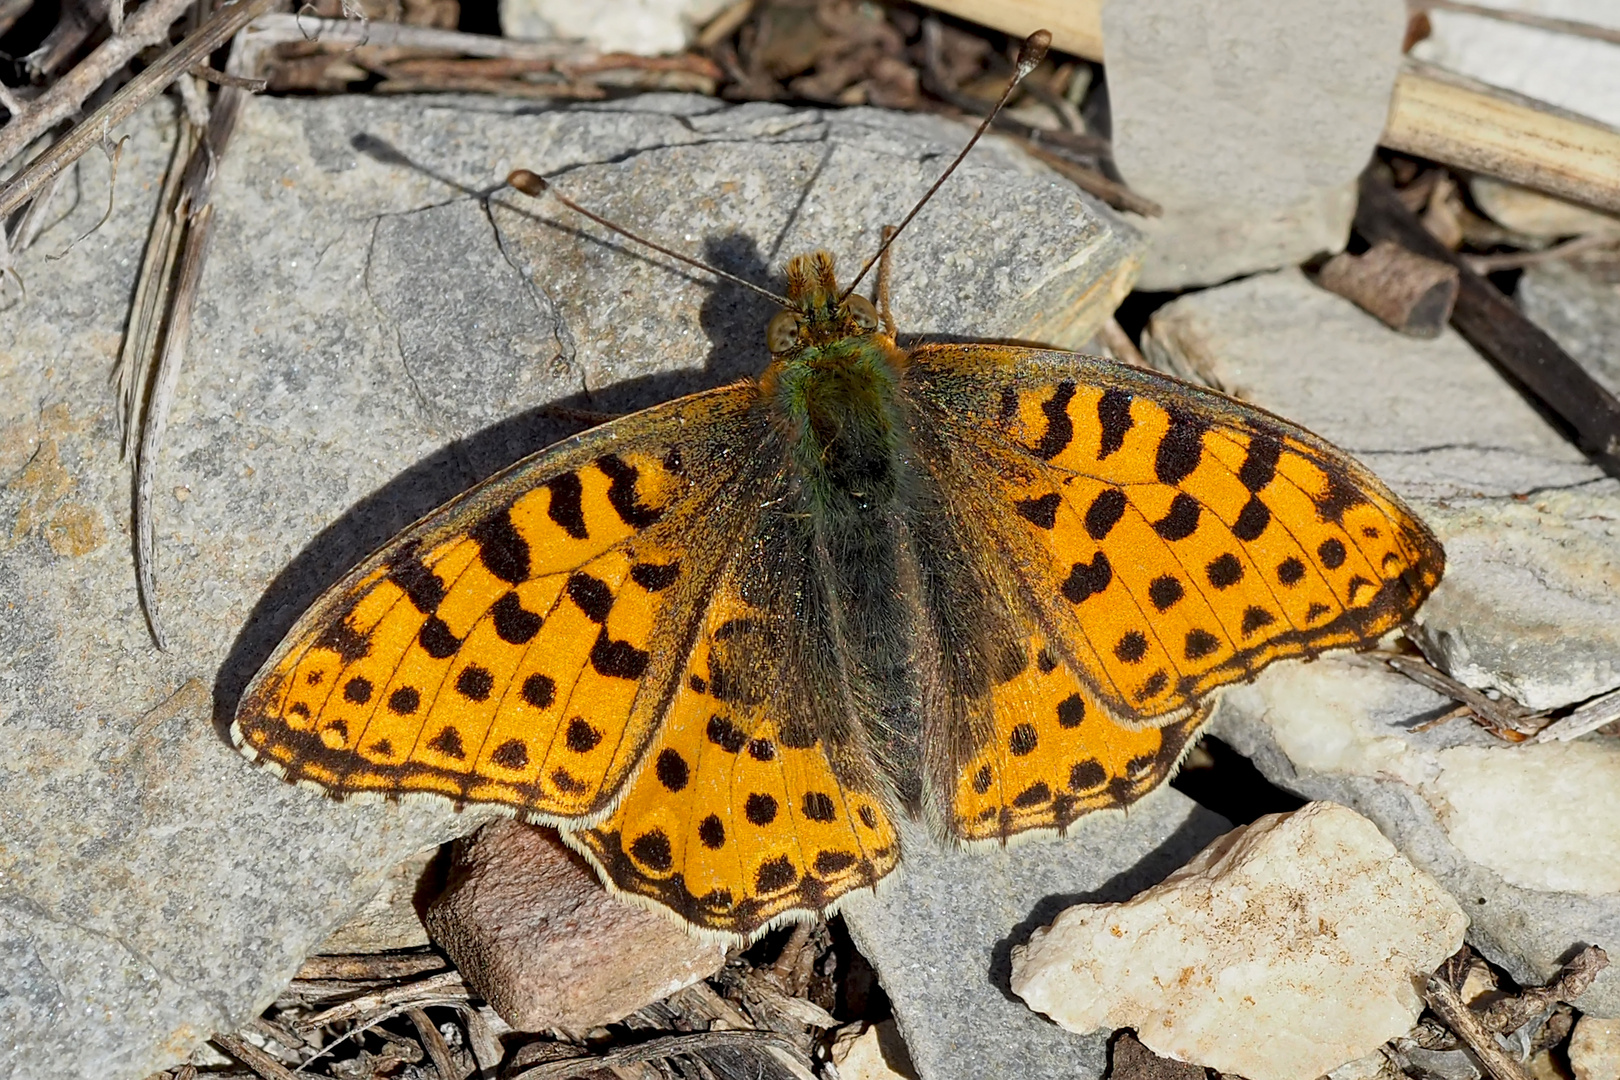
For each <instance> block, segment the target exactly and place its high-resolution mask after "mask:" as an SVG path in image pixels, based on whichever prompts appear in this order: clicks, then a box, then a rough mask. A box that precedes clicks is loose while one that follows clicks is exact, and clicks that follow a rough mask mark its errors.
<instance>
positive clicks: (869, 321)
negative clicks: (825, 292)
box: [844, 294, 878, 330]
mask: <svg viewBox="0 0 1620 1080" xmlns="http://www.w3.org/2000/svg"><path fill="white" fill-rule="evenodd" d="M844 307H845V308H847V309H848V310H849V317H850V318H852V319H854V320H855V325H856V326H858V327H860V328H861V329H862V330H876V329H877V328H878V313H877V308H875V307H873V306H872V301H870V300H868V299H867V298H866V297H864V296H856V295H854V294H851V295H850V297H849V299H848V300H845V301H844Z"/></svg>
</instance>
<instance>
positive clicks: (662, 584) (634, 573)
mask: <svg viewBox="0 0 1620 1080" xmlns="http://www.w3.org/2000/svg"><path fill="white" fill-rule="evenodd" d="M680 576H681V564H680V563H679V562H670V563H636V564H635V565H634V566H632V567H631V568H630V580H631V581H634V582H635V583H636V584H637V585H640V586H641V587H642V588H643V589H646V590H647V591H648V592H662V591H663V590H665V589H667V588H669V587H670V586H671V585H673V584H675V580H676V579H677V578H679V577H680Z"/></svg>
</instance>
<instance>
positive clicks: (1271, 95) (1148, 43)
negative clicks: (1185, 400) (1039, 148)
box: [1102, 0, 1406, 290]
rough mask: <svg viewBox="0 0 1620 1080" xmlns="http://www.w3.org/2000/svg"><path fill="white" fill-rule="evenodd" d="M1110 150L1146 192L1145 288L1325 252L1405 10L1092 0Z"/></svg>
mask: <svg viewBox="0 0 1620 1080" xmlns="http://www.w3.org/2000/svg"><path fill="white" fill-rule="evenodd" d="M1102 29H1103V40H1104V42H1106V46H1107V52H1108V103H1109V111H1110V117H1111V125H1112V134H1113V148H1114V162H1115V164H1116V165H1117V166H1118V167H1119V171H1120V173H1121V174H1122V175H1123V176H1124V178H1125V179H1126V181H1128V182H1129V183H1130V185H1131V187H1132V188H1133V189H1134V190H1136V191H1138V192H1140V193H1141V194H1143V195H1146V196H1147V197H1148V198H1151V199H1154V200H1156V201H1158V202H1159V203H1160V204H1162V205H1163V207H1164V216H1162V217H1158V218H1145V219H1142V221H1141V226H1142V228H1143V230H1144V231H1145V232H1146V233H1147V234H1148V236H1149V237H1150V238H1151V240H1152V247H1151V248H1150V250H1149V252H1148V256H1147V259H1146V262H1145V263H1144V265H1143V268H1142V279H1141V287H1142V288H1144V289H1158V290H1172V289H1181V288H1186V287H1187V286H1189V285H1208V284H1212V283H1214V282H1217V281H1224V280H1226V279H1228V278H1233V277H1236V276H1238V275H1239V274H1248V273H1253V272H1254V271H1256V270H1270V269H1273V268H1275V267H1279V266H1287V265H1290V264H1294V263H1298V262H1301V261H1303V260H1305V259H1307V258H1309V257H1310V256H1312V255H1315V254H1317V253H1318V252H1336V251H1339V250H1341V249H1342V248H1343V247H1344V244H1345V241H1346V240H1347V239H1348V238H1349V235H1350V220H1351V218H1352V217H1353V216H1354V214H1355V207H1356V185H1355V182H1356V177H1357V175H1358V174H1359V173H1360V172H1361V170H1362V168H1363V167H1364V166H1365V165H1366V164H1367V158H1368V156H1369V155H1370V154H1371V153H1372V152H1373V149H1374V148H1375V147H1376V146H1377V145H1378V138H1379V135H1380V134H1381V133H1382V132H1383V130H1384V123H1385V121H1386V119H1387V118H1388V115H1389V98H1390V92H1391V90H1392V89H1393V87H1394V85H1395V73H1396V71H1397V70H1398V69H1399V67H1400V63H1401V38H1402V35H1403V33H1404V32H1405V29H1406V13H1405V10H1404V9H1403V8H1402V7H1401V5H1400V4H1396V3H1389V2H1387V0H1355V2H1353V3H1349V4H1338V5H1335V7H1334V13H1333V18H1331V19H1324V18H1322V14H1321V11H1320V10H1319V9H1317V8H1315V7H1313V6H1312V5H1309V4H1274V3H1268V2H1267V0H1228V2H1225V3H1220V4H1198V5H1188V4H1186V3H1183V2H1181V0H1129V2H1120V0H1116V2H1110V3H1107V4H1105V5H1103V11H1102Z"/></svg>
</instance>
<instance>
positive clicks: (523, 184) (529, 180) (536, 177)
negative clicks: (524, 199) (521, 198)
mask: <svg viewBox="0 0 1620 1080" xmlns="http://www.w3.org/2000/svg"><path fill="white" fill-rule="evenodd" d="M506 182H507V184H508V185H510V186H511V187H514V188H517V189H518V190H519V191H521V192H523V194H525V195H531V196H533V197H534V198H537V199H538V198H539V197H540V196H541V195H543V194H544V193H545V190H546V187H547V186H548V185H547V184H546V178H545V177H543V176H541V175H540V174H539V173H532V172H530V171H529V170H528V169H513V170H512V172H511V173H510V174H508V176H507V177H506Z"/></svg>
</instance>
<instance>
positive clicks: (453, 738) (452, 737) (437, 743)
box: [427, 725, 467, 761]
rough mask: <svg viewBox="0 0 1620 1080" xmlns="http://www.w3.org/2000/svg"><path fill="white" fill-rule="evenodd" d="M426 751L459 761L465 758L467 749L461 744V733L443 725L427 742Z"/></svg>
mask: <svg viewBox="0 0 1620 1080" xmlns="http://www.w3.org/2000/svg"><path fill="white" fill-rule="evenodd" d="M427 746H428V749H429V750H437V751H438V752H439V753H441V754H443V755H444V756H445V757H447V758H454V759H456V760H457V761H461V760H462V759H464V758H465V757H466V756H467V748H466V747H465V746H463V745H462V743H461V732H459V731H457V730H456V729H455V728H453V727H450V726H449V725H445V726H444V727H443V728H441V729H440V730H439V733H438V734H437V735H435V736H433V738H431V739H429V740H428V744H427Z"/></svg>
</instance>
